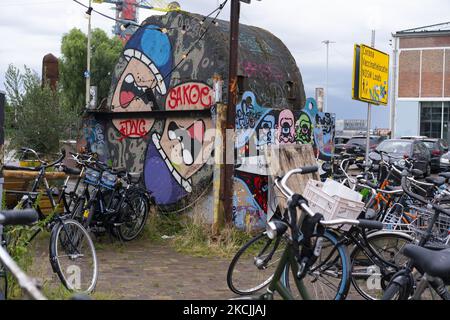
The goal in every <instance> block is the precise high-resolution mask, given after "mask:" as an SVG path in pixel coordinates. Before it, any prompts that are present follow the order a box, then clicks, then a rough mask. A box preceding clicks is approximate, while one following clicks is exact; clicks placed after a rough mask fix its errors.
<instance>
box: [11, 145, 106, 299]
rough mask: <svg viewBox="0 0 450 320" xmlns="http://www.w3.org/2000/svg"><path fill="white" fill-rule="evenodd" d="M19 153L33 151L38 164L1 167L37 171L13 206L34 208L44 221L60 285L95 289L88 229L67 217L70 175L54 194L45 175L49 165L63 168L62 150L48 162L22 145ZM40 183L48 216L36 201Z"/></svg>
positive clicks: (94, 261) (77, 289) (94, 264)
mask: <svg viewBox="0 0 450 320" xmlns="http://www.w3.org/2000/svg"><path fill="white" fill-rule="evenodd" d="M22 152H24V153H31V154H33V155H34V156H35V158H36V160H37V161H38V162H39V163H40V165H39V166H38V167H16V166H11V165H5V166H4V168H5V169H8V170H25V171H32V172H36V173H37V176H36V179H35V180H34V182H33V185H32V187H31V190H30V191H26V192H24V194H23V196H22V198H21V200H20V201H19V203H18V204H17V205H16V208H17V209H28V208H34V209H36V211H37V213H38V215H39V219H40V220H43V221H45V228H46V229H47V230H49V231H50V244H49V258H50V264H51V266H52V269H53V271H54V272H55V273H56V274H57V275H58V277H59V278H60V280H61V282H62V283H63V285H64V286H65V287H66V288H67V289H68V290H71V291H75V292H79V293H90V292H92V291H93V290H94V289H95V286H96V283H97V278H98V263H97V255H96V251H95V247H94V243H93V241H92V239H91V237H90V235H89V233H88V231H87V230H86V229H85V228H84V227H83V226H82V225H81V224H80V223H79V222H78V221H76V220H74V219H71V218H70V215H71V214H70V210H69V209H70V206H69V202H68V201H70V197H69V194H67V193H66V190H67V186H68V183H69V178H70V177H67V178H66V180H65V182H64V185H63V187H62V189H61V192H59V193H56V192H55V190H54V189H53V188H51V187H50V186H49V183H48V181H47V179H46V176H45V174H46V171H47V169H49V168H52V167H60V166H61V167H64V166H62V165H61V162H62V161H63V159H64V158H65V155H66V154H65V151H64V150H62V152H61V155H60V157H59V158H58V159H57V160H56V161H54V162H52V163H47V162H45V161H43V160H42V159H40V157H39V155H38V154H37V153H36V151H34V150H33V149H29V148H22ZM65 170H66V171H67V172H69V171H70V173H72V174H74V173H77V172H76V171H75V170H68V169H65ZM42 184H43V185H44V189H45V194H46V195H47V197H48V198H49V200H50V204H51V206H52V209H53V213H52V214H51V216H50V217H47V216H45V215H44V214H43V213H42V210H41V208H40V206H39V203H38V200H39V198H40V195H41V194H42V192H39V188H40V186H41V185H42ZM55 197H57V200H55ZM61 203H62V204H63V206H62V208H61V209H64V210H63V212H62V213H59V209H60V208H59V206H60V204H61ZM42 230H43V229H42V227H36V230H35V232H34V233H33V235H32V236H31V237H30V239H29V240H28V243H30V242H31V241H32V240H33V239H34V238H35V237H36V236H37V235H38V234H39V233H40V232H41V231H42Z"/></svg>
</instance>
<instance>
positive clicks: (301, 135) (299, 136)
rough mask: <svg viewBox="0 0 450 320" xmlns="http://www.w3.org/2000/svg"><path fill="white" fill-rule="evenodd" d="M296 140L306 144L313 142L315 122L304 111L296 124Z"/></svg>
mask: <svg viewBox="0 0 450 320" xmlns="http://www.w3.org/2000/svg"><path fill="white" fill-rule="evenodd" d="M295 127H296V128H295V129H296V131H295V140H296V141H297V142H299V143H302V144H306V143H311V141H312V139H311V135H312V131H313V124H312V122H311V119H310V118H309V116H308V115H307V114H306V113H305V112H302V113H301V115H300V117H299V118H298V120H297V123H296V124H295Z"/></svg>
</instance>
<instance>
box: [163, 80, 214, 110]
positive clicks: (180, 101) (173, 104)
mask: <svg viewBox="0 0 450 320" xmlns="http://www.w3.org/2000/svg"><path fill="white" fill-rule="evenodd" d="M212 104H213V90H212V88H211V87H209V86H208V85H206V84H204V83H197V82H187V83H182V84H180V85H178V86H176V87H174V88H171V89H170V90H169V93H168V96H167V100H166V110H199V109H200V110H201V109H207V108H210V107H211V105H212Z"/></svg>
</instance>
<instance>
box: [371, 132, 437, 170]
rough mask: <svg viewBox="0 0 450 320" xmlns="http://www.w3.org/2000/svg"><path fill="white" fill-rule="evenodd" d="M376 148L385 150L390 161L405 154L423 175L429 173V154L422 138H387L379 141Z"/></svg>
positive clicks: (396, 159)
mask: <svg viewBox="0 0 450 320" xmlns="http://www.w3.org/2000/svg"><path fill="white" fill-rule="evenodd" d="M376 150H378V151H383V152H386V153H387V154H388V155H389V156H391V157H392V158H391V159H390V161H391V162H395V161H398V160H399V159H401V158H403V157H405V156H406V157H408V158H410V159H412V160H413V161H414V168H415V169H419V170H421V171H422V172H423V173H424V176H429V175H430V174H431V162H430V160H431V154H430V151H429V150H428V148H427V146H426V145H425V143H424V142H423V141H422V140H408V139H389V140H385V141H383V142H382V143H380V145H379V146H378V147H377V148H376Z"/></svg>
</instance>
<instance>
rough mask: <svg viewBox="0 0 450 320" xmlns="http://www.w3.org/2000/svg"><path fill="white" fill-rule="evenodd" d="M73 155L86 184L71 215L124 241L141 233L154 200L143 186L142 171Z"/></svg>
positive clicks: (95, 230)
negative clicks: (140, 172)
mask: <svg viewBox="0 0 450 320" xmlns="http://www.w3.org/2000/svg"><path fill="white" fill-rule="evenodd" d="M73 156H74V159H76V160H77V162H78V164H79V165H80V166H81V167H82V170H83V172H84V178H83V180H82V184H83V185H84V187H83V188H82V191H81V192H80V193H79V195H78V196H77V199H76V201H75V203H74V206H73V209H71V212H72V218H73V219H75V220H77V221H79V222H80V223H82V224H83V225H84V226H85V227H86V228H87V229H89V230H90V231H91V232H93V233H94V234H101V233H104V232H109V233H110V234H112V235H114V236H116V237H117V238H119V239H120V240H123V241H131V240H133V239H135V238H136V237H137V236H139V234H140V233H141V232H142V230H143V228H144V226H145V223H146V221H147V218H148V214H149V210H150V204H151V202H152V198H151V197H150V195H149V194H148V192H147V191H146V190H145V188H143V187H142V186H141V183H140V179H141V176H140V174H135V173H130V172H128V171H126V170H125V169H113V168H111V167H110V166H108V165H107V164H106V163H103V162H101V161H99V160H96V159H93V158H89V159H87V158H86V156H84V157H83V156H80V155H79V154H73Z"/></svg>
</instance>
